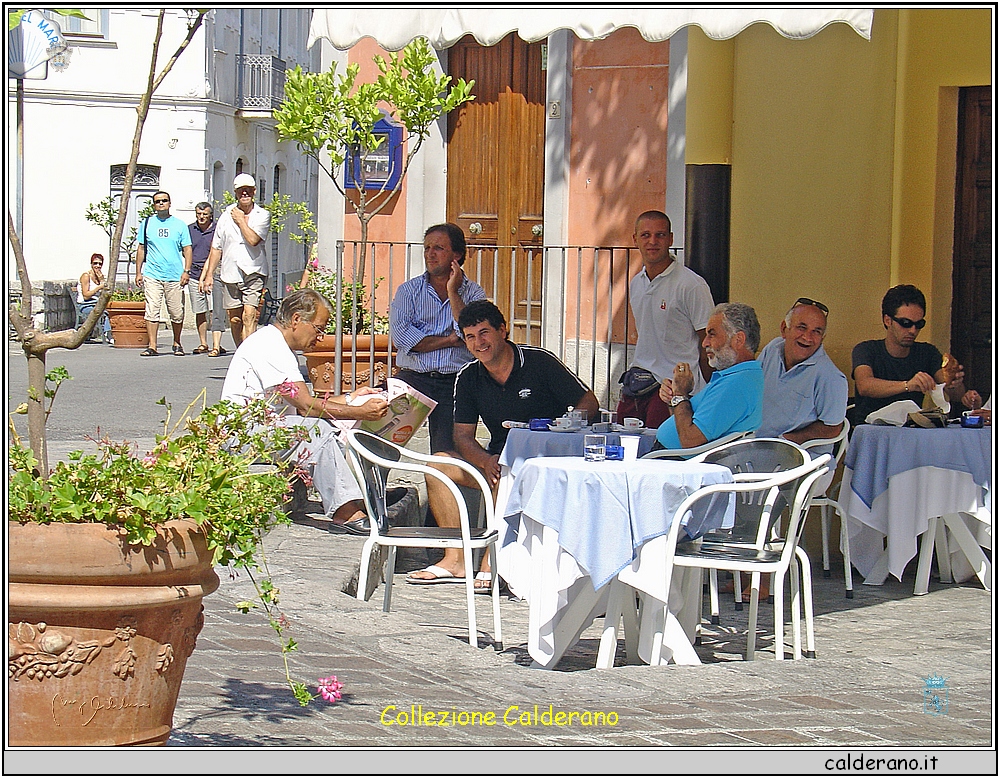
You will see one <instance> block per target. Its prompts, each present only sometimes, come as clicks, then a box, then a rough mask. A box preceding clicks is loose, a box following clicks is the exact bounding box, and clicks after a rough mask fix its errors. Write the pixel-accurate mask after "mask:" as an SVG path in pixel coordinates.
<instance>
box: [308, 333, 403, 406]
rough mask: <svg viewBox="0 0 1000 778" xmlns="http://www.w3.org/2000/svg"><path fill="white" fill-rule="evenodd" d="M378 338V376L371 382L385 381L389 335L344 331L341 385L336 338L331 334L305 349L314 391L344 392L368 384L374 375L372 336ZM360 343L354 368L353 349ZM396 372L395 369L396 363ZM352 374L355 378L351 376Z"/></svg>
mask: <svg viewBox="0 0 1000 778" xmlns="http://www.w3.org/2000/svg"><path fill="white" fill-rule="evenodd" d="M373 338H374V340H375V378H374V380H373V381H371V385H372V386H378V385H379V384H381V383H383V382H384V381H385V379H386V378H387V377H388V375H389V336H388V335H354V336H351V335H344V336H343V338H342V339H341V342H342V344H343V345H342V348H343V363H342V365H341V369H342V370H343V376H342V381H341V383H342V386H341V387H340V388H339V389H338V388H337V387H336V386H335V385H334V384H335V376H336V361H335V360H336V341H335V339H334V338H333V336H331V335H328V336H326V337H325V338H323V339H322V340H319V341H317V342H316V345H315V346H314V347H313V350H312V351H307V352H306V353H305V358H306V368H307V370H308V371H309V381H310V383H311V384H312V387H313V393H314V394H318V393H319V392H336V393H337V394H342V393H344V392H349V391H351V389H353V388H354V387H355V386H365V385H368V384H369V378H371V375H372V365H371V347H372V339H373ZM354 343H356V344H357V358H356V363H355V364H356V366H357V369H356V370H355V371H354V373H353V374H352V372H351V349H352V348H353V347H354V346H353V344H354ZM393 362H394V363H395V351H393ZM392 372H393V375H395V373H396V367H395V364H393V370H392ZM352 375H353V378H352Z"/></svg>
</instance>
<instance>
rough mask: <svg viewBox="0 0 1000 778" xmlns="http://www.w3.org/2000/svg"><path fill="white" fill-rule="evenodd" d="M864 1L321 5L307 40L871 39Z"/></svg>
mask: <svg viewBox="0 0 1000 778" xmlns="http://www.w3.org/2000/svg"><path fill="white" fill-rule="evenodd" d="M873 15H874V10H873V9H871V8H808V7H807V8H669V7H668V8H649V7H644V8H615V7H604V8H588V7H582V8H545V7H542V8H538V7H532V8H510V7H493V8H489V7H487V8H482V7H480V8H451V9H443V8H413V7H402V8H392V7H386V6H381V7H379V6H369V7H367V8H357V7H355V8H351V7H346V8H345V7H341V8H326V9H317V10H316V11H314V12H313V18H312V25H311V27H310V29H309V44H308V45H309V46H312V44H313V43H314V42H315V41H317V40H319V39H320V38H326V39H327V40H328V41H330V43H332V44H333V45H334V47H336V48H338V49H349V48H351V47H352V46H353V45H354V44H356V43H357V42H358V41H359V40H361V38H364V37H369V38H374V39H375V40H376V41H377V42H378V43H379V45H381V46H382V48H384V49H386V50H388V51H398V50H399V49H401V48H403V47H404V46H405V45H406V44H407V43H409V42H410V41H411V40H413V39H414V38H416V37H419V36H423V37H425V38H427V39H428V40H429V41H430V44H431V46H433V47H434V48H435V49H446V48H448V47H449V46H452V45H453V44H455V43H456V42H458V41H459V40H460V39H461V38H462V37H463V36H465V35H473V36H474V37H475V38H476V40H477V41H479V43H480V44H482V45H483V46H492V45H493V44H495V43H498V42H500V41H501V40H502V39H503V38H504V37H505V36H506V35H508V34H509V33H511V32H517V34H518V35H519V36H520V37H521V38H522V39H524V40H525V41H528V42H532V41H537V40H542V39H543V38H546V37H548V36H549V34H551V33H553V32H555V31H556V30H571V31H572V32H573V33H575V34H576V36H577V37H578V38H580V39H581V40H599V39H601V38H606V37H607V36H608V35H610V34H611V33H613V32H614V31H615V30H617V29H618V28H620V27H635V28H636V29H637V30H638V31H639V32H640V34H641V35H642V37H643V38H645V39H646V40H648V41H664V40H667V39H668V38H670V36H671V35H673V34H674V33H675V32H677V31H678V30H680V29H681V28H683V27H686V26H688V25H696V26H698V27H700V28H701V29H702V31H703V32H704V33H705V34H706V35H707V36H708V37H709V38H714V39H716V40H724V39H726V38H732V37H733V36H735V35H738V34H739V33H740V32H741V31H743V30H745V29H746V28H747V27H749V26H750V25H752V24H770V25H771V26H772V27H773V28H774V29H775V30H776V31H777V32H779V33H780V34H781V35H783V36H784V37H786V38H792V39H801V38H809V37H811V36H813V35H815V34H816V33H818V32H819V31H820V30H822V29H823V28H824V27H827V26H828V25H830V24H848V25H850V26H851V27H852V28H853V29H854V30H855V32H857V33H858V35H860V36H861V37H863V38H865V39H866V40H870V39H871V27H872V16H873Z"/></svg>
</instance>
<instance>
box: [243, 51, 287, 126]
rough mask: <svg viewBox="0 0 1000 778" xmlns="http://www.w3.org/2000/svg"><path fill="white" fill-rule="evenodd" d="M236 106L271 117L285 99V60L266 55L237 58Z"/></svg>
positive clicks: (248, 111) (247, 55)
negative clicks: (271, 113) (272, 112)
mask: <svg viewBox="0 0 1000 778" xmlns="http://www.w3.org/2000/svg"><path fill="white" fill-rule="evenodd" d="M236 68H237V71H236V107H237V108H238V109H240V110H241V111H244V112H247V113H250V114H261V115H270V112H271V111H273V110H275V109H276V108H278V106H280V105H281V103H282V101H284V99H285V61H284V60H282V59H278V58H277V57H272V56H270V55H268V54H238V55H236Z"/></svg>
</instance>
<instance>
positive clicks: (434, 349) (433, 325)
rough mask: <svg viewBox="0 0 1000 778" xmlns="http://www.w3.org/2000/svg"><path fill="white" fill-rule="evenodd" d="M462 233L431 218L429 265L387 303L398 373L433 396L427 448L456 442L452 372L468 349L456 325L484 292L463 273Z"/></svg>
mask: <svg viewBox="0 0 1000 778" xmlns="http://www.w3.org/2000/svg"><path fill="white" fill-rule="evenodd" d="M463 264H465V235H464V234H463V233H462V230H461V228H460V227H458V226H457V225H455V224H451V223H447V224H435V225H434V226H433V227H428V228H427V231H426V232H425V233H424V266H425V267H426V268H427V270H426V271H425V272H424V273H423V274H421V275H419V276H417V277H416V278H411V279H410V280H409V281H407V282H406V283H404V284H402V285H400V287H399V288H398V289H397V290H396V295H395V297H393V299H392V305H391V307H390V309H389V322H390V328H391V330H392V340H393V343H394V344H395V346H396V349H397V351H398V356H397V358H396V364H397V365H399V368H400V370H399V374H398V376H397V377H398V378H400V379H401V380H403V381H405V382H406V383H408V384H410V386H412V387H413V388H415V389H416V390H417V391H419V392H422V393H423V394H426V395H427V396H428V397H430V398H431V399H433V400H436V401H437V407H436V408H435V409H434V411H433V412H432V413H431V415H430V416H429V417H428V419H427V426H428V427H429V430H430V438H431V453H436V452H438V451H451V450H452V449H454V448H455V444H454V442H453V439H452V427H453V424H454V413H455V407H454V406H455V375H456V374H457V373H458V371H459V369H460V368H461V367H462V365H464V364H465V363H466V362H471V361H472V354H471V353H470V352H469V350H468V349H467V348H466V347H465V341H464V339H463V338H462V335H461V333H460V332H459V330H458V323H457V322H458V316H459V314H460V313H461V312H462V310H463V309H464V308H465V306H466V305H468V304H469V303H471V302H472V301H474V300H485V299H486V292H484V291H483V289H482V287H481V286H479V284H477V283H476V282H475V281H470V280H469V279H468V278H466V277H465V273H464V272H463V270H462V265H463Z"/></svg>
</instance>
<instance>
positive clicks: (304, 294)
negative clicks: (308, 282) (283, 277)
mask: <svg viewBox="0 0 1000 778" xmlns="http://www.w3.org/2000/svg"><path fill="white" fill-rule="evenodd" d="M321 307H322V308H326V309H327V310H328V311H332V310H333V306H332V305H330V301H329V300H327V299H326V298H325V297H324V296H323V295H321V294H320V293H319V292H317V291H316V290H315V289H297V290H296V291H294V292H292V293H291V294H289V295H287V296H286V297H285V298H284V299H283V300H282V301H281V305H280V306H279V307H278V313H277V314H276V315H275V317H274V320H275V321H276V322H277V323H278V324H281V325H282V326H285V327H287V326H288V325H289V324H291V323H292V316H294V315H295V314H299V316H301V317H302V318H303V319H304V320H305V321H315V319H316V314H317V313H319V309H320V308H321Z"/></svg>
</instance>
